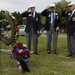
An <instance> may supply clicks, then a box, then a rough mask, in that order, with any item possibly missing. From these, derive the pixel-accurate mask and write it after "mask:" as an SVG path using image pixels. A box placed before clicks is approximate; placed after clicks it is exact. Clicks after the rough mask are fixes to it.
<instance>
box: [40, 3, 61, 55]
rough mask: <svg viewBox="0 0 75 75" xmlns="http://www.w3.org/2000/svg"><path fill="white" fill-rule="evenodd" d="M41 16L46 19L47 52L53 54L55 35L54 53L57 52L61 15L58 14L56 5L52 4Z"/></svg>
mask: <svg viewBox="0 0 75 75" xmlns="http://www.w3.org/2000/svg"><path fill="white" fill-rule="evenodd" d="M41 15H43V16H45V17H46V23H45V30H47V51H48V54H50V53H51V41H52V34H53V52H54V54H57V52H56V31H59V27H60V24H61V20H60V15H59V13H58V12H56V6H55V4H51V5H50V6H49V7H47V8H46V9H45V10H43V11H42V12H41Z"/></svg>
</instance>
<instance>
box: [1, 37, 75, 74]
mask: <svg viewBox="0 0 75 75" xmlns="http://www.w3.org/2000/svg"><path fill="white" fill-rule="evenodd" d="M19 41H20V42H22V43H24V44H25V42H26V41H25V37H20V38H19ZM66 42H67V41H66V38H59V39H58V55H54V54H53V53H52V54H50V55H48V54H47V51H46V38H45V37H39V42H38V52H39V55H34V54H31V57H30V59H29V68H30V71H31V72H30V73H27V72H26V73H24V74H23V73H22V72H21V70H19V69H18V67H17V64H16V61H15V60H13V59H11V58H10V53H7V52H1V67H0V75H75V58H68V57H66V54H67V43H66ZM1 47H2V48H5V49H11V47H8V46H5V45H4V44H2V45H1Z"/></svg>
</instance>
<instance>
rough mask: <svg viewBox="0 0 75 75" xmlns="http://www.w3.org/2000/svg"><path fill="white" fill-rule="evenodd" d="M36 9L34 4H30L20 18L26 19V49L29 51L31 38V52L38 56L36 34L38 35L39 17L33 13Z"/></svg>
mask: <svg viewBox="0 0 75 75" xmlns="http://www.w3.org/2000/svg"><path fill="white" fill-rule="evenodd" d="M35 9H36V7H35V5H34V4H30V6H29V8H28V9H27V11H25V12H23V13H22V14H21V16H22V17H26V19H27V25H26V29H25V31H26V33H27V34H26V40H27V48H28V49H29V50H31V38H32V37H33V50H34V54H38V51H37V44H38V34H39V33H40V29H41V28H40V27H41V26H40V15H39V13H37V12H36V11H35Z"/></svg>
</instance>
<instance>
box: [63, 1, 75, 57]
mask: <svg viewBox="0 0 75 75" xmlns="http://www.w3.org/2000/svg"><path fill="white" fill-rule="evenodd" d="M68 7H69V8H70V11H69V12H68V13H65V12H66V10H67V7H65V8H64V9H63V11H62V16H63V17H66V20H67V44H68V50H69V54H68V55H67V56H68V57H72V58H73V57H75V3H74V2H71V3H70V4H68Z"/></svg>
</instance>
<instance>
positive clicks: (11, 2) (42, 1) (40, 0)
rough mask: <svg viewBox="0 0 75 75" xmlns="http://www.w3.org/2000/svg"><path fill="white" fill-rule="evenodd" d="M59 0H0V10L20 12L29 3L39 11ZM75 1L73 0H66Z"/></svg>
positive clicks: (25, 8)
mask: <svg viewBox="0 0 75 75" xmlns="http://www.w3.org/2000/svg"><path fill="white" fill-rule="evenodd" d="M60 1H61V0H0V11H1V10H8V11H9V12H15V11H19V12H20V13H22V12H23V11H25V10H27V8H28V7H29V5H30V4H34V5H35V6H36V11H37V12H41V11H42V10H43V9H45V8H46V7H47V6H49V5H50V4H53V3H54V2H55V3H57V2H60ZM66 1H71V2H75V0H66Z"/></svg>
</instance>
